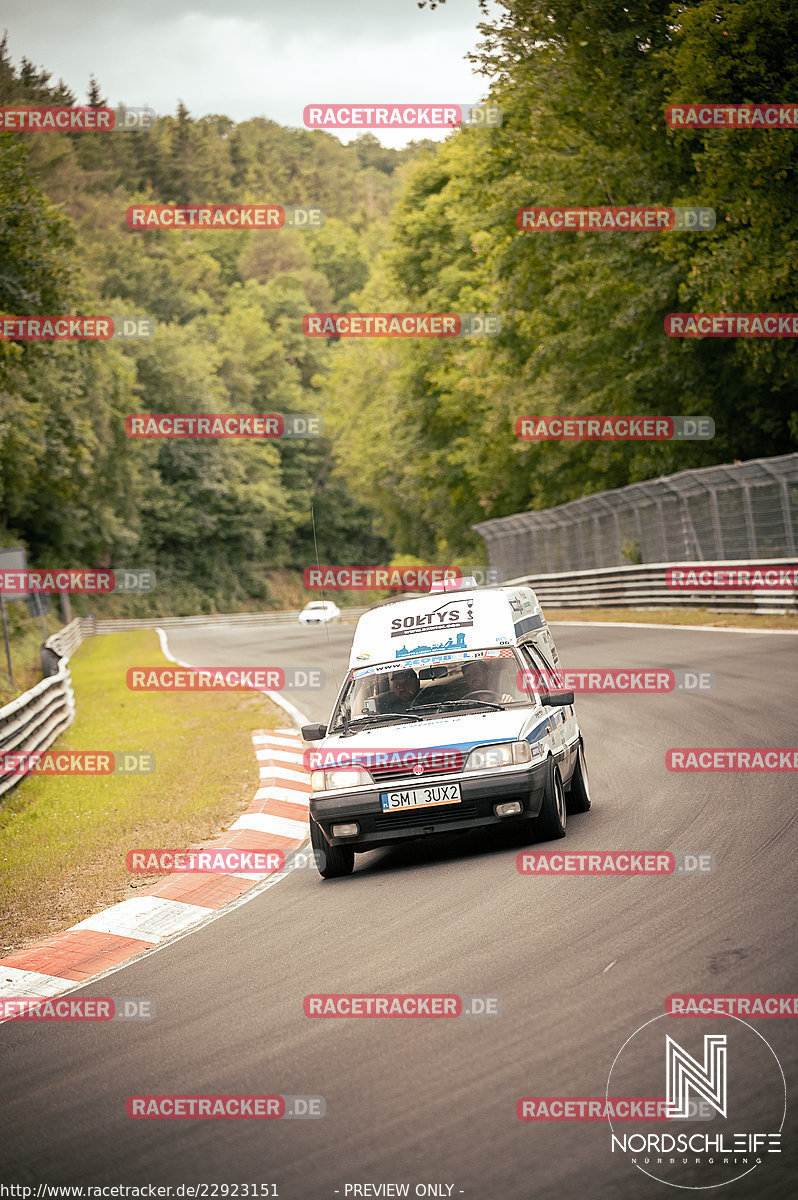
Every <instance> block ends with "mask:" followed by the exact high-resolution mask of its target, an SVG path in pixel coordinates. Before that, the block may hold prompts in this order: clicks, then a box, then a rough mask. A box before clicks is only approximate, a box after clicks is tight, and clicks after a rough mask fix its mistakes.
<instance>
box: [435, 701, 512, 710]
mask: <svg viewBox="0 0 798 1200" xmlns="http://www.w3.org/2000/svg"><path fill="white" fill-rule="evenodd" d="M461 704H464V705H465V706H466V708H492V709H495V710H496V711H498V712H504V709H505V707H506V706H505V705H504V704H493V703H492V702H491V701H490V700H436V701H435V703H434V704H414V705H413V712H423V711H424V709H428V710H430V711H440V709H442V708H449V707H452V708H454V707H458V706H460V705H461Z"/></svg>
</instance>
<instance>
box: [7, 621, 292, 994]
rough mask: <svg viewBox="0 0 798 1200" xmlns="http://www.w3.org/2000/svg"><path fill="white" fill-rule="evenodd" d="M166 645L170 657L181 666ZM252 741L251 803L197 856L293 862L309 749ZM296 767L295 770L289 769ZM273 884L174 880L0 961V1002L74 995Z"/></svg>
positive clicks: (208, 877) (249, 875)
mask: <svg viewBox="0 0 798 1200" xmlns="http://www.w3.org/2000/svg"><path fill="white" fill-rule="evenodd" d="M164 641H165V639H163V638H162V648H163V649H164V650H165V653H166V656H167V657H168V658H170V659H171V660H172V661H176V660H174V659H172V657H171V655H170V654H168V652H167V651H166V649H165V647H164ZM180 665H187V664H180ZM251 737H252V744H253V750H254V752H255V757H256V759H257V762H258V768H259V770H258V773H259V776H260V785H259V787H258V789H257V791H256V793H255V796H254V798H253V800H252V803H251V804H250V806H249V808H248V809H246V811H245V812H244V813H242V814H241V815H240V816H239V817H238V819H237V820H236V821H235V822H234V823H233V825H231V826H230V828H229V829H227V830H225V831H223V832H222V833H220V834H219V835H218V836H217V837H216V838H214V839H212V840H211V841H209V842H206V843H203V844H202V846H201V847H197V849H209V850H214V849H241V850H267V851H268V850H282V851H283V852H284V853H286V855H287V854H288V852H289V851H291V850H295V849H296V848H297V847H298V846H299V845H300V844H301V843H303V842H305V841H306V840H307V837H308V824H307V817H306V810H307V807H308V804H309V797H310V787H309V782H310V780H309V774H308V772H307V771H306V770H304V769H303V768H302V767H301V763H302V752H303V747H304V742H303V741H302V739H301V737H299V735H298V734H297V733H296V732H295V731H293V730H289V729H279V730H264V729H259V730H255V731H254V732H253V733H252V735H251ZM293 763H296V764H297V768H296V769H292V768H291V767H290V766H288V765H283V764H293ZM294 818H296V819H294ZM270 878H271V879H273V881H275V882H276V880H277V879H278V878H279V875H276V874H275V875H272V874H271V873H262V872H247V871H242V872H235V873H232V872H231V873H229V874H227V873H224V874H223V873H206V872H171V873H170V874H169V875H166V876H164V877H163V878H162V879H159V880H156V881H155V882H154V883H152V884H150V885H149V886H147V887H146V888H143V889H141V890H140V891H139V892H138V894H137V895H136V896H133V897H131V898H130V899H128V900H123V901H122V902H121V903H119V904H114V905H111V906H110V907H109V908H106V909H104V910H103V911H101V912H99V913H95V914H94V915H93V916H91V917H88V918H86V920H84V921H79V922H78V923H77V924H76V925H73V926H72V927H71V928H70V929H67V930H64V931H63V932H61V933H57V934H54V935H53V936H52V937H49V938H45V939H44V940H42V941H40V942H37V943H35V944H34V945H32V946H28V947H26V948H24V949H22V950H18V951H15V952H14V953H13V954H10V955H8V957H7V958H4V959H0V996H6V997H12V996H25V995H27V996H57V995H60V994H61V993H63V992H65V991H70V990H74V988H75V987H76V986H80V985H83V984H84V983H86V982H87V981H88V980H90V979H91V978H93V977H94V976H97V975H103V974H106V973H107V972H108V971H109V970H112V969H114V968H115V967H118V966H121V965H123V964H124V963H125V962H127V961H128V960H129V959H132V958H136V957H138V955H140V954H142V953H143V952H145V951H152V950H154V949H155V948H157V947H158V946H159V945H162V944H163V943H164V942H165V941H166V940H167V939H169V938H171V937H175V936H176V935H181V934H184V933H185V932H186V931H187V930H190V929H191V927H192V926H194V925H197V924H198V923H200V922H203V921H205V920H206V919H207V918H208V917H209V916H212V915H215V914H216V913H217V912H218V910H220V909H223V908H224V907H225V906H226V905H228V904H232V905H233V906H237V904H236V902H238V903H241V902H242V900H241V898H242V897H243V896H245V894H246V893H247V892H249V891H253V892H254V890H255V889H256V888H258V887H262V886H263V884H264V881H266V880H269V879H270Z"/></svg>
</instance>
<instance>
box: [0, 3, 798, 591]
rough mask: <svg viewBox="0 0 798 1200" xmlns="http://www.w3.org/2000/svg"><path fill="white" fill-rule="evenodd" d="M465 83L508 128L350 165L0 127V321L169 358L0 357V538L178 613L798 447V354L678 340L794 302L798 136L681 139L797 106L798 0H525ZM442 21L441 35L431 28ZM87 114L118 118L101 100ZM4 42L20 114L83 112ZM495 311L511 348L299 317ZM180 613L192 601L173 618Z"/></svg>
mask: <svg viewBox="0 0 798 1200" xmlns="http://www.w3.org/2000/svg"><path fill="white" fill-rule="evenodd" d="M503 8H504V11H503V16H502V17H501V19H500V20H499V21H498V22H497V23H496V24H495V25H494V24H487V23H486V24H484V25H483V26H482V27H481V30H482V35H481V36H482V40H481V42H480V44H479V45H478V47H477V48H476V49H475V52H474V63H475V65H476V66H477V67H478V68H479V70H480V71H481V72H482V73H483V75H484V77H485V79H486V85H485V91H486V93H487V94H488V98H489V99H490V101H491V102H493V103H496V104H498V105H500V106H501V108H502V110H503V114H504V120H503V124H502V126H501V127H500V128H497V129H492V130H484V131H483V130H479V129H463V130H461V131H458V132H455V133H453V134H451V135H450V136H449V137H447V139H446V140H445V142H442V143H437V144H433V143H418V144H411V145H410V146H409V147H408V148H407V149H406V150H403V151H394V150H387V149H385V148H383V147H382V146H381V145H380V144H379V142H378V140H377V139H376V138H374V137H373V136H371V135H364V136H362V137H361V138H359V139H357V140H356V141H354V142H353V143H351V144H349V145H347V146H344V145H342V144H341V143H340V142H339V141H338V140H337V139H336V138H334V137H333V136H331V135H330V134H328V133H323V132H320V131H313V132H311V131H307V130H295V129H286V128H282V127H280V126H278V125H276V124H274V123H273V122H270V121H267V120H263V119H255V120H251V121H247V122H243V123H240V124H235V123H234V122H232V121H231V120H229V119H228V118H227V117H225V116H209V117H203V118H200V119H195V118H193V117H192V116H191V115H190V114H189V113H188V112H187V111H186V110H185V109H184V108H183V106H180V107H179V108H178V110H177V114H176V116H174V117H169V116H164V117H160V118H159V119H158V121H157V124H156V126H155V128H154V130H153V131H152V132H146V133H145V132H142V133H130V134H91V133H75V134H67V133H47V134H42V133H29V134H28V133H12V132H5V133H0V262H1V263H2V266H0V312H2V313H3V314H23V313H25V314H28V313H29V314H37V313H38V314H53V313H95V312H108V313H114V314H128V313H129V314H133V313H137V314H138V313H141V314H148V315H151V316H153V317H154V318H155V320H156V322H157V329H156V336H155V337H154V338H153V339H152V340H151V341H141V342H130V343H112V344H107V345H92V344H79V345H77V344H60V345H56V344H48V343H28V344H25V343H21V342H2V341H0V545H20V544H21V545H24V546H26V547H27V550H28V557H29V561H30V562H31V564H33V565H42V566H45V565H62V564H63V565H76V566H78V565H79V566H93V565H107V564H120V565H121V564H125V565H131V566H146V567H154V568H155V570H156V572H157V574H158V577H159V584H160V587H161V588H162V589H164V588H165V589H166V590H167V592H170V593H171V595H172V596H173V597H176V596H179V597H180V599H179V605H180V606H182V611H187V610H189V609H191V608H192V607H193V608H194V609H195V610H201V609H207V608H208V607H209V606H211V605H212V606H214V607H216V608H217V609H221V610H224V609H227V610H230V609H231V608H235V607H240V606H241V605H242V604H244V603H246V602H253V601H254V602H261V604H263V603H265V602H268V599H269V592H268V587H267V585H266V580H265V574H264V573H265V572H267V571H270V570H273V569H275V568H296V569H301V568H302V567H304V566H305V565H307V564H308V563H309V562H312V561H313V553H314V552H313V537H312V528H311V523H310V503H311V501H312V502H313V505H314V510H315V519H316V532H317V537H318V541H319V547H320V553H321V558H322V561H323V562H341V563H355V562H358V563H378V562H385V561H391V559H393V560H395V561H397V560H398V561H407V560H408V558H409V556H414V557H417V558H421V559H423V560H424V561H429V562H444V561H448V562H451V561H455V562H457V561H469V560H476V561H479V560H480V559H482V558H483V555H484V548H483V544H482V542H481V539H479V538H478V537H477V536H476V535H475V534H474V533H473V532H472V531H471V528H470V527H471V525H472V524H473V523H474V522H476V521H479V520H484V519H486V518H488V517H497V516H502V515H505V514H507V513H511V512H516V511H520V510H523V509H527V508H545V507H548V506H550V505H552V504H557V503H561V502H563V501H566V500H569V499H573V498H575V497H578V496H582V495H585V494H587V493H589V492H595V491H601V490H604V489H605V488H610V487H617V486H621V485H623V484H625V483H628V482H631V481H634V480H639V479H646V478H651V477H656V476H658V475H660V474H664V473H669V472H672V471H676V470H680V469H682V468H685V467H692V466H700V465H705V464H710V463H715V462H729V461H732V460H734V459H747V458H753V457H757V456H761V455H772V454H780V453H785V452H787V451H790V450H794V449H795V448H796V443H797V442H798V396H797V392H796V384H798V360H797V359H796V355H795V347H794V342H793V341H792V340H790V339H776V338H764V339H745V338H742V339H732V338H728V339H704V340H692V339H690V340H685V341H681V340H678V339H669V338H667V337H666V336H665V334H664V331H663V320H664V317H665V315H666V314H667V313H668V312H671V311H690V310H697V311H710V312H711V311H729V312H751V311H767V312H792V311H796V310H798V303H797V302H796V301H798V294H797V292H798V272H797V271H796V266H797V265H798V204H796V182H797V179H796V164H797V161H798V155H797V154H796V145H797V144H798V143H797V141H796V139H798V132H796V131H791V130H784V129H782V130H773V131H761V130H757V131H752V132H737V131H725V130H703V131H694V132H693V131H688V132H682V131H675V130H669V129H668V128H667V126H666V123H665V119H664V111H665V107H666V105H668V104H670V103H677V102H679V101H725V102H729V103H743V102H756V101H763V100H764V101H771V102H794V101H795V100H796V98H798V9H796V7H795V5H794V4H793V3H792V2H791V0H768V3H767V4H766V5H762V4H761V2H760V0H698V2H694V3H680V4H668V3H665V2H664V0H631V2H630V3H628V4H627V5H625V6H620V5H617V4H615V3H613V2H612V0H590V3H589V4H588V3H584V0H583V2H582V3H580V2H579V0H551V2H543V0H514V2H513V3H512V4H508V5H506V6H503ZM419 19H420V20H434V19H435V15H434V12H429V11H427V12H424V13H420V14H419ZM88 95H89V101H90V102H91V103H95V104H99V103H102V102H103V97H102V93H101V88H100V85H98V84H97V83H96V82H95V81H94V80H92V81H91V85H90V90H89V93H88ZM80 102H81V101H80V100H77V99H76V98H75V97H74V96H73V95H72V94H71V93H70V92H69V91H68V90H67V89H66V88H65V87H64V86H63V85H62V84H58V85H56V84H54V83H53V82H52V80H51V78H50V76H49V75H48V74H47V72H46V70H43V69H42V70H40V69H38V68H35V67H33V65H32V64H30V63H29V62H27V61H26V60H24V59H22V60H21V62H20V65H19V67H14V65H13V63H12V58H11V53H10V50H9V48H8V46H7V45H6V44H5V43H4V44H3V46H2V49H0V104H5V105H7V104H11V103H15V104H20V103H23V104H72V103H80ZM137 201H139V202H154V203H180V204H187V203H233V202H235V203H242V202H260V203H263V202H267V201H272V202H277V203H285V204H318V205H320V206H321V207H322V208H323V209H324V211H325V213H326V217H327V221H326V225H325V226H324V228H323V229H320V230H318V231H309V232H296V231H280V232H274V231H263V232H259V231H253V232H238V231H230V230H224V231H207V232H199V231H192V230H181V231H147V232H132V231H130V230H129V229H127V227H126V224H125V210H126V208H127V206H128V205H129V204H132V203H134V202H137ZM567 204H572V205H573V204H589V205H597V204H604V205H623V204H636V205H642V204H668V205H689V204H695V205H701V206H705V207H712V208H714V209H715V210H716V213H717V226H716V228H715V230H714V231H712V232H710V233H695V234H692V233H668V234H658V233H643V232H640V233H638V232H635V233H597V232H584V233H579V232H574V233H570V232H568V233H551V234H547V233H535V234H529V233H522V232H519V231H518V230H517V228H516V224H515V213H516V210H517V209H518V208H519V207H521V206H525V205H567ZM328 310H336V311H341V310H343V311H349V310H360V311H366V312H373V311H392V312H402V311H413V312H418V311H428V310H429V311H435V312H447V311H448V312H474V311H484V312H498V313H500V314H501V317H502V323H503V331H502V334H501V336H499V337H498V338H472V339H461V340H457V341H455V342H451V341H442V340H440V339H431V340H400V339H397V340H391V339H376V340H372V339H364V340H347V339H341V340H340V341H337V342H334V341H329V342H327V341H322V340H319V339H313V338H306V337H304V336H303V333H302V325H301V321H302V316H303V314H304V313H306V312H312V311H328ZM142 411H152V412H245V413H246V412H253V413H255V412H275V411H277V412H291V411H296V412H319V413H321V415H322V416H323V417H324V420H325V424H326V430H327V434H328V436H325V437H324V438H322V439H319V440H317V441H311V440H308V441H295V442H285V443H277V442H271V443H267V444H261V443H255V442H251V441H241V442H232V441H213V442H191V441H177V442H142V441H131V440H129V439H127V438H126V436H125V432H124V417H125V415H126V414H128V413H131V412H142ZM546 413H557V414H580V415H581V414H600V413H628V414H649V413H650V414H706V415H709V416H711V417H712V418H713V419H714V421H715V424H716V429H717V433H716V437H715V438H714V440H712V441H709V442H695V443H673V444H671V443H634V442H630V443H589V442H584V443H556V442H550V443H543V444H530V443H525V442H520V441H518V440H517V438H516V437H515V434H514V421H515V419H516V417H518V416H523V415H527V414H546ZM174 603H175V604H177V603H178V601H174Z"/></svg>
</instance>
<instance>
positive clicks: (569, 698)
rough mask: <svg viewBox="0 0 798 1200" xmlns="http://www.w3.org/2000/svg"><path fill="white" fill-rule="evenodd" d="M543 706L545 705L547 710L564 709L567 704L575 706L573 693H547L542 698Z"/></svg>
mask: <svg viewBox="0 0 798 1200" xmlns="http://www.w3.org/2000/svg"><path fill="white" fill-rule="evenodd" d="M540 702H541V704H545V705H546V707H547V708H562V707H563V706H564V705H566V704H573V702H574V694H573V692H545V693H544V694H543V695H542V696H541V697H540Z"/></svg>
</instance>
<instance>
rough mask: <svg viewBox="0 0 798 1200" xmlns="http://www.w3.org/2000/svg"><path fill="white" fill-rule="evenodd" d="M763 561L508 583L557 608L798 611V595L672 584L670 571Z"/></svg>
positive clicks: (562, 574) (610, 570) (791, 562)
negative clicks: (526, 588) (667, 576)
mask: <svg viewBox="0 0 798 1200" xmlns="http://www.w3.org/2000/svg"><path fill="white" fill-rule="evenodd" d="M759 561H760V562H761V565H763V566H764V565H767V566H780V567H793V568H795V567H798V559H796V558H768V559H762V560H759ZM756 564H757V560H751V559H747V560H741V559H739V560H738V559H735V560H729V559H724V560H722V561H720V560H719V561H715V562H701V563H695V562H688V563H672V562H671V563H647V564H645V565H642V566H640V565H637V566H626V567H599V568H597V569H595V570H592V571H559V572H556V573H554V574H548V575H524V576H521V577H519V578H517V579H513V580H507V581H505V582H506V583H516V584H528V585H529V587H531V588H533V589H534V591H535V593H536V595H537V597H538V600H540V602H541V604H542V605H543V606H544V608H545V607H546V605H548V606H550V607H552V608H573V609H579V608H637V609H647V608H705V609H707V610H708V611H709V612H754V613H795V612H798V598H797V595H796V592H791V591H778V592H776V591H761V592H728V593H721V592H700V591H695V592H687V591H676V590H674V589H672V588H669V587H667V586H666V583H665V572H666V571H667V570H668V568H669V567H676V566H683V567H684V568H685V569H686V570H695V569H696V568H698V569H700V570H706V569H712V568H715V567H717V568H719V569H721V570H728V569H729V568H732V567H734V566H740V567H752V566H756Z"/></svg>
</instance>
